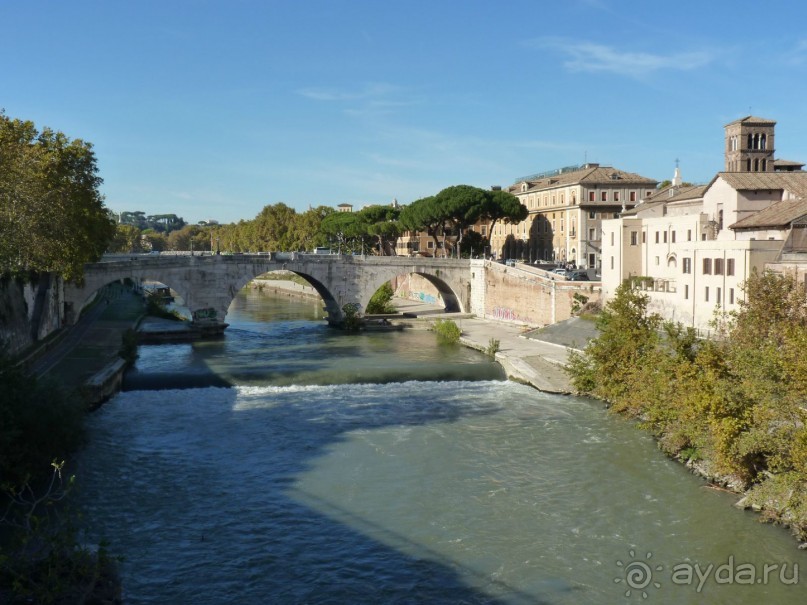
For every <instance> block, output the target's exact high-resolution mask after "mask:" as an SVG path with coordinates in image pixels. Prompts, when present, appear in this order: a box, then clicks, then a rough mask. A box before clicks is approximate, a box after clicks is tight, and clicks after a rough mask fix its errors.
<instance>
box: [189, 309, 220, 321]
mask: <svg viewBox="0 0 807 605" xmlns="http://www.w3.org/2000/svg"><path fill="white" fill-rule="evenodd" d="M216 317H217V313H216V310H215V309H214V308H213V307H208V308H207V309H198V310H196V311H194V312H193V321H216Z"/></svg>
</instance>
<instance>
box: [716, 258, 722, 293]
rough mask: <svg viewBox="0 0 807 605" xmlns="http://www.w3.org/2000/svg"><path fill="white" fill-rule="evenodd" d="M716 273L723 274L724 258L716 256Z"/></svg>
mask: <svg viewBox="0 0 807 605" xmlns="http://www.w3.org/2000/svg"><path fill="white" fill-rule="evenodd" d="M715 275H723V259H722V258H716V259H715ZM718 298H719V297H718Z"/></svg>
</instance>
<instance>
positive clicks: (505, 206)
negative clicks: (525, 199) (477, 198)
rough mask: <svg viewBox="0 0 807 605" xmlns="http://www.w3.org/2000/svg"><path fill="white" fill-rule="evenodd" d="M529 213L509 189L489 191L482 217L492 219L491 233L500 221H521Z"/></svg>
mask: <svg viewBox="0 0 807 605" xmlns="http://www.w3.org/2000/svg"><path fill="white" fill-rule="evenodd" d="M528 215H529V210H528V209H527V207H526V206H525V205H524V204H522V203H521V202H520V201H519V200H518V198H517V197H516V196H514V195H513V194H512V193H509V192H507V191H502V190H497V191H488V192H487V199H486V200H485V203H484V205H483V206H482V212H481V218H485V219H488V220H490V221H491V222H490V229H489V233H493V228H494V227H495V226H496V223H497V222H498V221H504V222H507V223H520V222H521V221H523V220H524V219H526V218H527V216H528Z"/></svg>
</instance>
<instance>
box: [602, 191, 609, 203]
mask: <svg viewBox="0 0 807 605" xmlns="http://www.w3.org/2000/svg"><path fill="white" fill-rule="evenodd" d="M600 201H601V202H607V201H608V192H607V191H602V192H601V193H600Z"/></svg>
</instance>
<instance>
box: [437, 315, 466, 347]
mask: <svg viewBox="0 0 807 605" xmlns="http://www.w3.org/2000/svg"><path fill="white" fill-rule="evenodd" d="M432 329H433V330H434V331H435V332H436V333H437V340H439V341H440V342H441V343H444V344H454V343H457V342H459V340H460V336H461V335H462V330H460V327H459V326H458V325H457V324H456V323H454V322H453V321H452V320H450V319H438V320H437V321H435V322H434V326H433V327H432Z"/></svg>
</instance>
